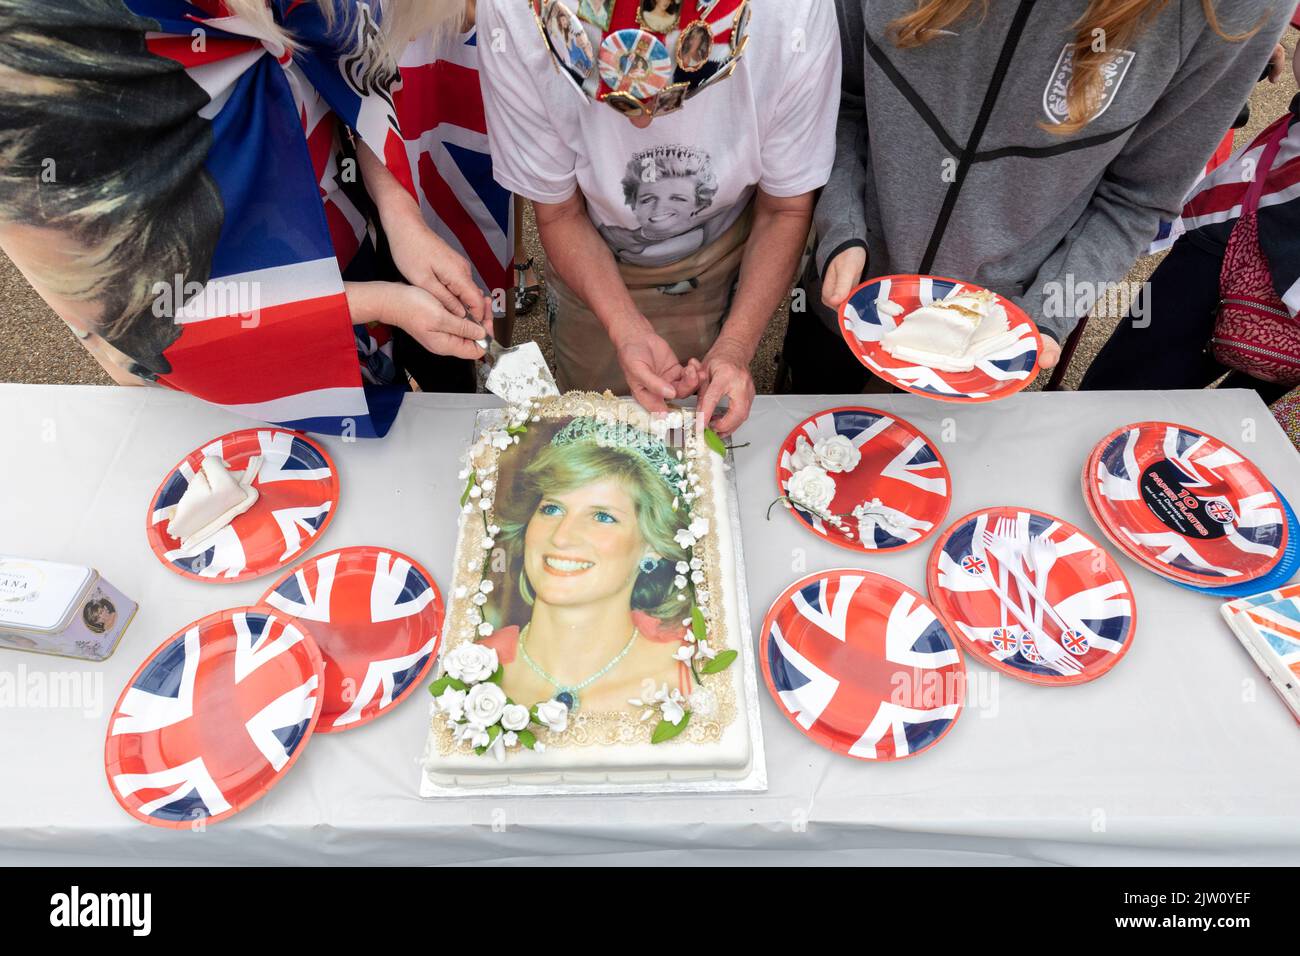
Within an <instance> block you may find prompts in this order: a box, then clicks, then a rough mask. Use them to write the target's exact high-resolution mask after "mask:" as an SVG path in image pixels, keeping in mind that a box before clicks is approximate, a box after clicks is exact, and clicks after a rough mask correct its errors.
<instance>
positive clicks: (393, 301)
mask: <svg viewBox="0 0 1300 956" xmlns="http://www.w3.org/2000/svg"><path fill="white" fill-rule="evenodd" d="M343 288H344V291H345V292H346V294H347V297H348V310H349V311H350V312H351V313H352V321H353V322H354V323H357V324H361V323H365V322H382V323H384V324H385V325H391V326H394V327H396V328H399V329H402V330H403V331H405V332H406V333H407V334H408V335H410V336H411V338H413V339H415V341H417V342H419V343H420V345H421V346H423V347H424V348H425V349H427V350H429V351H430V352H433V353H435V354H437V355H451V356H455V357H456V358H463V359H477V358H482V357H483V349H481V348H480V347H479V346H478V344H477V343H478V341H480V340H481V339H482V338H483V333H484V331H485V330H486V331H487V332H489V333H490V332H491V331H492V316H491V315H490V314H489V315H488V317H487V319H486V321H485V322H484V324H483V325H477V324H476V323H474V322H471V321H470V320H469V319H466V318H463V317H462V316H460V315H456V314H454V313H452V312H451V311H449V310H448V309H447V307H446V306H444V305H443V304H442V302H440V301H439V300H438V299H436V298H434V297H433V296H432V295H430V294H429V293H428V292H426V291H425V290H424V289H421V288H420V287H418V286H413V285H405V284H403V283H401V282H345V283H344V284H343Z"/></svg>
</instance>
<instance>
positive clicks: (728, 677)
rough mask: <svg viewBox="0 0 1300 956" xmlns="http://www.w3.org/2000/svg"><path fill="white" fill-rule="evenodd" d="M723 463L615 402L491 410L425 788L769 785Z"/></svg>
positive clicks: (472, 477)
mask: <svg viewBox="0 0 1300 956" xmlns="http://www.w3.org/2000/svg"><path fill="white" fill-rule="evenodd" d="M720 452H721V449H720V446H719V445H718V443H717V442H713V443H712V446H711V445H710V443H709V442H708V441H706V440H705V439H704V438H702V437H698V436H697V435H696V434H695V430H694V423H693V421H692V418H691V413H690V412H689V411H674V412H670V413H668V414H658V415H651V414H649V413H647V412H645V411H644V410H643V409H641V408H640V407H639V406H637V405H635V404H634V403H631V402H627V401H620V400H618V399H614V398H612V397H608V396H606V397H601V396H597V395H594V394H587V393H570V394H568V395H565V396H561V397H557V398H550V399H543V400H541V401H540V402H535V403H533V404H532V405H530V406H526V407H519V406H515V407H512V408H510V409H505V410H501V409H498V410H492V411H488V412H484V413H482V414H481V415H480V419H479V431H478V435H477V436H476V438H475V441H474V443H473V444H472V446H471V448H470V451H469V453H468V455H467V458H466V468H465V470H464V471H463V472H462V475H463V476H464V480H465V481H466V486H465V489H464V492H465V493H464V497H463V503H462V510H463V512H464V513H463V515H462V520H461V527H460V534H459V540H458V546H457V555H456V563H455V581H454V585H453V589H452V603H451V606H450V609H449V613H448V622H449V623H448V630H447V635H446V640H445V645H444V648H445V649H444V656H443V660H442V667H441V676H440V677H439V679H438V680H437V681H436V682H435V683H434V685H433V687H432V688H431V690H432V692H433V694H434V705H433V717H432V725H431V730H430V737H429V744H428V747H427V750H426V754H425V775H424V786H423V790H422V792H424V793H425V794H426V795H432V794H435V793H438V792H445V791H446V790H447V788H455V789H456V790H460V791H462V792H463V791H464V790H465V789H473V788H480V789H481V788H499V787H512V788H514V787H528V786H551V787H555V788H557V789H565V788H568V787H574V786H579V787H585V786H592V785H597V786H605V787H611V788H620V789H621V788H624V787H634V786H636V785H638V784H644V785H650V786H652V787H653V786H654V785H664V784H692V783H693V784H708V783H710V782H725V781H733V782H734V781H738V780H744V779H749V780H751V782H752V779H753V775H754V770H755V760H754V752H755V750H756V749H757V750H760V751H761V745H758V746H756V745H755V740H754V739H753V735H752V732H753V731H754V730H756V724H755V725H754V726H753V727H751V713H752V711H753V707H752V704H753V695H754V693H755V686H754V682H753V661H752V656H751V655H750V654H749V653H748V652H746V651H745V645H746V644H747V643H748V642H747V641H746V637H747V635H748V621H747V611H746V610H745V608H744V600H743V590H742V589H741V588H738V586H737V574H738V570H737V569H738V567H739V565H738V562H737V557H738V547H739V541H738V539H737V538H736V537H735V536H734V534H733V527H734V523H733V518H732V511H733V508H732V496H733V495H734V491H733V488H732V484H731V482H729V481H728V465H727V464H726V459H725V457H724V455H723V454H721V453H720ZM758 764H759V767H760V775H761V758H760V760H759V761H758Z"/></svg>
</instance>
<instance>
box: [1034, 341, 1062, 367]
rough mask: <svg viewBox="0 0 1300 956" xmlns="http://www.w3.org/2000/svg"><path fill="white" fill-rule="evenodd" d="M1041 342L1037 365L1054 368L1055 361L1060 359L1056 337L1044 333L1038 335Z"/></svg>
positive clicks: (1059, 349)
mask: <svg viewBox="0 0 1300 956" xmlns="http://www.w3.org/2000/svg"><path fill="white" fill-rule="evenodd" d="M1039 338H1040V339H1042V342H1043V348H1042V350H1041V351H1039V353H1038V365H1039V367H1040V368H1045V369H1054V368H1056V363H1057V362H1059V361H1061V345H1060V343H1059V342H1057V341H1056V339H1054V338H1052V337H1051V336H1050V335H1047V334H1046V333H1044V334H1043V335H1040V336H1039Z"/></svg>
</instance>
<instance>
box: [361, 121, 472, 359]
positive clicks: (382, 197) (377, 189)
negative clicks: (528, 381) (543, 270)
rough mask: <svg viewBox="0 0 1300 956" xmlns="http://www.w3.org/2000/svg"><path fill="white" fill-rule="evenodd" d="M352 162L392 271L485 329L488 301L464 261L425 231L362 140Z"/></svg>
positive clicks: (413, 206) (409, 200)
mask: <svg viewBox="0 0 1300 956" xmlns="http://www.w3.org/2000/svg"><path fill="white" fill-rule="evenodd" d="M357 160H358V162H359V163H360V166H361V178H362V180H363V182H364V183H365V185H366V191H367V192H368V193H370V198H371V199H373V200H374V201H375V207H376V208H377V209H378V210H379V221H380V223H381V224H382V225H383V227H384V234H385V235H386V236H387V237H388V245H389V248H390V249H391V250H392V253H393V262H394V263H396V265H397V268H398V271H399V272H401V273H402V275H403V276H405V277H406V281H407V282H409V283H411V284H412V285H415V286H419V287H420V288H421V289H423V290H424V291H425V292H427V293H428V294H429V295H431V296H433V298H435V299H436V300H437V301H438V302H439V303H440V304H441V305H442V307H443V308H444V309H445V310H446V311H447V312H448V313H449V314H450V315H453V316H456V317H458V318H470V319H473V320H474V321H475V322H477V323H479V325H486V324H487V322H488V320H489V319H490V318H491V316H492V300H491V299H490V298H488V297H487V296H486V295H484V293H483V291H482V290H481V289H480V288H479V287H478V286H477V285H475V284H474V272H473V270H472V269H470V266H469V263H468V262H467V261H466V260H465V257H464V256H462V255H460V254H459V253H458V252H456V250H455V249H453V248H452V247H451V246H449V245H447V243H446V242H444V241H443V240H442V239H441V238H439V236H438V235H437V233H435V232H434V231H433V230H432V229H430V228H429V226H428V224H427V223H426V222H425V221H424V215H423V213H421V212H420V204H419V203H418V202H416V201H415V197H414V196H412V195H411V194H410V193H408V192H407V191H406V189H405V188H403V186H402V185H401V184H400V183H399V182H398V181H397V179H396V177H394V176H393V174H392V172H391V171H390V170H389V169H388V167H387V166H385V165H384V164H383V162H381V161H380V159H379V157H378V156H376V155H375V153H374V151H373V150H372V149H371V148H370V147H369V146H367V145H366V144H365V143H363V142H359V143H358V145H357ZM408 331H409V330H408ZM412 334H414V333H412Z"/></svg>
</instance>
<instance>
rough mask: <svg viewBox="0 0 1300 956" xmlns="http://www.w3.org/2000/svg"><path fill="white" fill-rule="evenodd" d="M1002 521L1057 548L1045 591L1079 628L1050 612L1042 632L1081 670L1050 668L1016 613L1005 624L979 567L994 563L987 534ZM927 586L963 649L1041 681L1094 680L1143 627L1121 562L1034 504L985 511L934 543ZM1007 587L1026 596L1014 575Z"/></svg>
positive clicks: (962, 521)
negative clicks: (1067, 672) (1069, 672)
mask: <svg viewBox="0 0 1300 956" xmlns="http://www.w3.org/2000/svg"><path fill="white" fill-rule="evenodd" d="M999 518H1011V519H1012V520H1014V521H1016V522H1017V524H1018V525H1019V526H1020V527H1021V528H1023V529H1024V530H1025V532H1026V533H1027V534H1028V535H1029V536H1031V537H1037V536H1039V535H1044V536H1046V537H1047V538H1048V539H1050V540H1051V541H1052V542H1053V543H1054V544H1055V545H1056V546H1057V558H1056V561H1055V563H1054V564H1053V565H1052V567H1051V569H1050V571H1049V572H1048V576H1047V580H1046V586H1045V587H1044V593H1045V594H1046V595H1047V599H1048V600H1049V601H1051V602H1052V605H1053V607H1055V608H1056V610H1057V612H1058V613H1059V614H1060V616H1061V617H1062V618H1063V619H1064V620H1065V623H1067V624H1070V625H1073V626H1072V627H1071V628H1070V629H1069V630H1068V631H1066V630H1065V629H1063V628H1061V627H1059V626H1058V625H1057V624H1055V623H1054V622H1053V621H1052V619H1051V617H1050V616H1048V615H1046V614H1044V615H1043V629H1044V630H1045V631H1046V632H1047V634H1048V636H1049V637H1052V638H1054V639H1055V640H1056V641H1057V642H1058V643H1059V644H1060V645H1061V646H1062V647H1063V648H1065V649H1066V650H1067V651H1069V652H1070V653H1071V654H1073V655H1074V658H1075V660H1077V661H1078V662H1079V664H1080V665H1082V667H1083V670H1082V672H1081V673H1079V674H1076V675H1065V674H1061V673H1060V672H1059V671H1057V670H1056V669H1054V668H1052V667H1048V666H1047V665H1046V664H1045V663H1044V662H1043V661H1042V658H1041V657H1040V656H1039V655H1038V653H1037V648H1036V647H1034V645H1033V642H1032V640H1030V641H1028V642H1026V640H1025V633H1024V631H1025V629H1024V628H1023V627H1022V626H1021V625H1020V624H1019V622H1018V621H1016V619H1015V618H1014V617H1012V616H1010V615H1008V617H1007V626H1006V627H1005V628H1004V627H1003V625H1002V612H1001V607H1002V604H1001V602H1000V601H999V600H998V597H997V595H996V594H995V593H994V592H993V590H992V589H991V588H989V587H988V585H987V584H986V583H985V582H984V579H983V576H982V572H981V568H982V567H991V566H992V564H993V563H995V562H994V561H993V560H991V559H990V558H988V556H986V554H985V551H984V532H985V530H986V529H987V530H993V526H994V524H995V523H996V521H997V519H999ZM1026 573H1028V572H1027V571H1026ZM1030 579H1031V580H1032V579H1033V576H1032V575H1030ZM926 586H927V588H928V590H929V592H930V600H931V601H932V602H933V603H934V606H935V607H936V608H937V609H938V611H939V614H940V616H941V617H942V618H943V620H944V621H945V622H946V623H947V625H948V629H949V631H950V632H951V633H952V634H954V635H956V637H957V639H958V640H959V641H960V642H961V645H962V647H964V648H965V649H966V650H967V651H969V652H970V653H971V654H973V655H974V656H975V657H977V658H979V659H980V660H981V661H983V662H984V663H986V664H988V665H989V666H990V667H995V668H997V669H998V670H1000V671H1002V672H1003V673H1004V674H1008V675H1010V676H1011V677H1015V678H1018V679H1020V680H1025V681H1029V682H1030V683H1035V684H1053V685H1061V684H1084V683H1087V682H1088V681H1091V680H1096V679H1097V678H1098V677H1100V676H1101V675H1102V674H1105V673H1106V672H1107V671H1109V670H1110V669H1111V668H1112V667H1114V666H1115V665H1116V664H1118V663H1119V660H1120V658H1122V657H1123V656H1124V655H1125V654H1127V653H1128V649H1129V646H1130V645H1131V644H1132V641H1133V634H1134V632H1135V629H1136V626H1137V604H1136V601H1135V599H1134V597H1133V589H1132V587H1130V585H1129V582H1128V578H1127V577H1125V575H1124V572H1123V571H1122V570H1121V569H1120V567H1119V565H1118V564H1117V563H1116V561H1115V559H1114V558H1112V557H1111V556H1110V554H1109V553H1107V552H1106V551H1105V550H1104V549H1103V548H1102V547H1101V546H1100V545H1098V544H1097V543H1096V542H1095V541H1093V540H1092V538H1090V537H1088V536H1087V535H1086V534H1084V533H1083V532H1082V531H1080V530H1079V529H1078V528H1076V527H1075V526H1074V525H1072V524H1070V523H1069V522H1068V521H1062V520H1061V519H1060V518H1055V517H1053V516H1052V515H1049V514H1044V513H1043V512H1041V511H1033V510H1032V509H1029V508H985V509H981V510H980V511H974V512H972V513H970V514H968V515H966V516H965V517H964V518H961V519H959V520H958V521H957V522H956V523H954V524H953V525H952V527H950V528H949V529H948V530H947V531H945V532H944V533H943V536H942V537H940V538H939V540H938V541H936V542H935V545H934V550H933V551H932V552H931V554H930V559H929V561H928V562H927V563H926ZM1007 592H1008V593H1009V594H1010V595H1012V597H1014V598H1017V599H1018V598H1019V597H1020V592H1019V590H1018V588H1017V586H1016V581H1015V579H1014V578H1010V577H1009V578H1008V587H1007Z"/></svg>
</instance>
